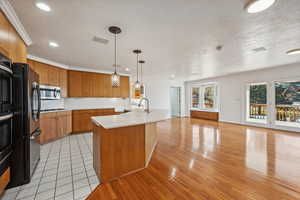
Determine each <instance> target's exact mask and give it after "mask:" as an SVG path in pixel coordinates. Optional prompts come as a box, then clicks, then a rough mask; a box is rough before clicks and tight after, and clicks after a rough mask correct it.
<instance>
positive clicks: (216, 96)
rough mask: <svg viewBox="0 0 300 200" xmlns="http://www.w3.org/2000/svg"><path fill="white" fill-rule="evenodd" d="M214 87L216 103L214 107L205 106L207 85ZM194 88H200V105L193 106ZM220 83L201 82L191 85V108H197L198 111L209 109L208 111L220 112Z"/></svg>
mask: <svg viewBox="0 0 300 200" xmlns="http://www.w3.org/2000/svg"><path fill="white" fill-rule="evenodd" d="M211 86H213V87H214V95H213V97H214V104H213V107H212V108H205V107H204V103H205V99H204V95H205V94H204V93H205V89H206V88H207V87H211ZM194 88H198V90H199V106H198V107H197V108H196V107H193V89H194ZM218 88H219V87H218V84H217V83H213V82H212V83H201V84H193V85H191V88H190V97H191V99H190V110H196V111H207V112H218V111H219V101H218V98H219V97H218V93H219V92H218Z"/></svg>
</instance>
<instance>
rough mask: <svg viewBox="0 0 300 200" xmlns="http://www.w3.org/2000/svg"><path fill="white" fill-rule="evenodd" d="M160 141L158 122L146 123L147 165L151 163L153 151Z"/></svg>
mask: <svg viewBox="0 0 300 200" xmlns="http://www.w3.org/2000/svg"><path fill="white" fill-rule="evenodd" d="M157 141H158V132H157V123H156V122H154V123H149V124H146V127H145V158H146V166H147V165H148V164H149V162H150V160H151V157H152V153H153V151H154V149H155V146H156V144H157Z"/></svg>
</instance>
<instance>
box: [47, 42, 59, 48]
mask: <svg viewBox="0 0 300 200" xmlns="http://www.w3.org/2000/svg"><path fill="white" fill-rule="evenodd" d="M49 46H50V47H59V45H58V44H57V43H56V42H49Z"/></svg>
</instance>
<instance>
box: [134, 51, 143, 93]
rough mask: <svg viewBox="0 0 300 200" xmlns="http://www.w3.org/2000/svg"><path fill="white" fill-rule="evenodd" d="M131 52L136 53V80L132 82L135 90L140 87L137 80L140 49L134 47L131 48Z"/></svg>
mask: <svg viewBox="0 0 300 200" xmlns="http://www.w3.org/2000/svg"><path fill="white" fill-rule="evenodd" d="M133 53H135V54H136V82H135V83H134V88H135V90H140V89H141V83H140V82H139V54H141V53H142V50H140V49H135V50H133Z"/></svg>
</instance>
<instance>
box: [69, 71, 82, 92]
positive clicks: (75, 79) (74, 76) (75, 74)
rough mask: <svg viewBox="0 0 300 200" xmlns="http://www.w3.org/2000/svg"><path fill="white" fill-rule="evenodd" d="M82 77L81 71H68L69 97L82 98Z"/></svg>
mask: <svg viewBox="0 0 300 200" xmlns="http://www.w3.org/2000/svg"><path fill="white" fill-rule="evenodd" d="M81 85H82V76H81V72H79V71H68V94H69V97H82V96H83V95H82V88H81Z"/></svg>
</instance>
